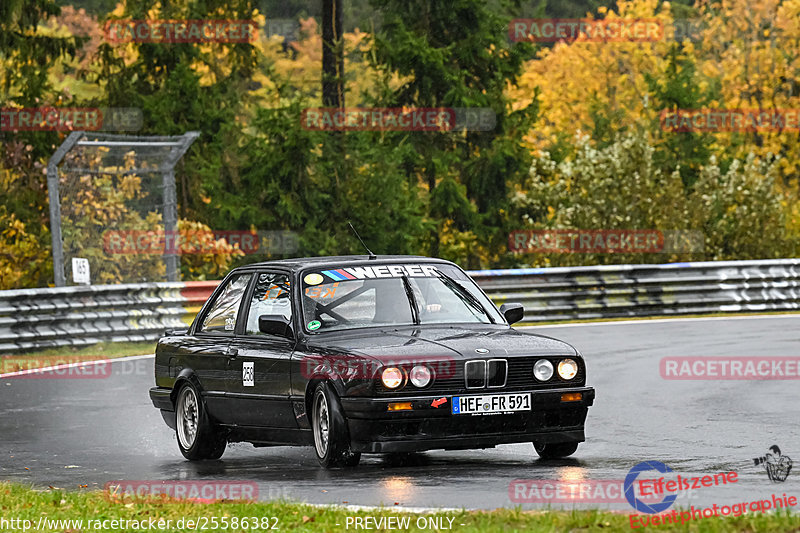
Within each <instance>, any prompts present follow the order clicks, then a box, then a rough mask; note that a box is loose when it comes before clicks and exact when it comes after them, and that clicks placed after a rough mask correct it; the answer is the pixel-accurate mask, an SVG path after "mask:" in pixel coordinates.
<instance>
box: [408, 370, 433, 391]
mask: <svg viewBox="0 0 800 533" xmlns="http://www.w3.org/2000/svg"><path fill="white" fill-rule="evenodd" d="M432 377H433V376H432V374H431V369H430V368H428V367H427V366H425V365H417V366H415V367H414V368H412V369H411V374H410V379H411V384H412V385H414V386H415V387H419V388H420V389H421V388H423V387H427V386H428V385H430V384H431V378H432Z"/></svg>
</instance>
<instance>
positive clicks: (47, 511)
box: [0, 483, 800, 533]
mask: <svg viewBox="0 0 800 533" xmlns="http://www.w3.org/2000/svg"><path fill="white" fill-rule="evenodd" d="M41 516H45V517H47V518H48V519H50V520H83V521H84V527H83V528H77V527H75V525H74V524H73V526H72V527H71V528H70V527H62V528H61V529H58V530H57V531H72V532H73V533H77V532H78V531H82V532H86V531H93V530H95V529H92V528H91V527H87V526H86V525H85V522H86V521H87V520H113V519H119V520H138V521H147V520H149V519H151V518H152V519H154V520H156V521H157V520H159V519H164V520H171V521H172V524H173V526H172V527H171V528H170V529H165V531H189V528H187V527H184V528H182V529H179V528H177V527H176V526H175V525H174V524H176V523H177V521H178V520H180V519H184V520H186V519H193V520H197V519H198V518H199V517H205V518H208V519H209V525H210V524H211V522H210V519H211V518H212V517H216V518H217V519H218V520H221V518H222V517H227V518H228V523H230V519H232V518H233V517H237V518H239V519H241V518H244V517H258V518H263V517H276V518H277V528H278V530H279V531H308V532H320V531H343V532H344V531H423V529H419V528H417V527H416V521H417V519H418V518H419V517H431V518H440V519H444V520H443V523H444V525H445V526H447V525H448V523H449V521H448V520H447V519H448V518H452V519H453V521H452V531H454V532H455V533H473V532H494V531H497V532H501V531H502V532H511V531H520V532H521V531H525V532H530V531H553V532H556V531H558V532H561V531H576V532H578V531H580V532H582V531H628V532H630V531H633V530H632V529H631V528H630V524H629V521H628V517H627V515H625V514H622V513H612V512H605V511H522V510H519V509H498V510H494V511H487V512H483V511H455V512H453V511H448V512H436V513H431V514H414V513H409V512H402V511H397V510H393V509H391V508H386V509H369V510H358V511H355V510H349V509H346V508H344V507H329V506H311V505H305V504H299V503H292V502H286V501H273V502H258V503H249V502H245V503H242V502H239V503H236V502H220V503H208V504H202V503H190V502H181V501H175V500H172V501H170V500H167V499H165V498H159V499H152V498H151V499H130V498H127V497H126V498H123V499H121V500H113V499H110V498H108V497H107V496H106V495H105V494H104V493H103V492H97V491H74V492H71V491H63V490H52V489H51V490H44V491H41V490H34V489H31V488H27V487H23V486H21V485H15V484H8V483H0V519H6V520H9V519H22V520H31V521H32V522H33V525H34V528H35V525H36V523H37V521H38V520H39V518H40V517H41ZM368 516H369V517H373V518H376V519H380V518H381V517H389V516H397V517H409V518H410V525H411V527H409V528H408V529H407V530H406V529H393V530H392V529H389V528H387V527H384V528H373V529H369V530H367V529H355V528H354V526H353V524H352V523H351V524H350V527H349V528H347V527H346V526H347V519H348V517H351V518H353V517H362V518H363V517H368ZM220 523H221V522H220ZM270 523H271V524H274V523H275V521H274V520H273V521H271V522H270ZM109 525H110V524H109ZM798 528H800V520H798V517H797V516H796V515H790V514H787V513H782V514H766V515H765V514H761V513H756V514H752V515H745V516H741V517H736V518H704V519H702V520H698V521H696V522H692V523H689V524H685V525H680V524H679V525H677V526H653V527H650V528H647V529H648V530H649V531H713V532H725V531H775V532H778V531H798ZM19 530H21V529H19ZM33 530H34V529H33V528H31V529H29V531H33ZM128 530H129V531H132V530H133V529H130V528H129V529H128ZM140 530H142V529H140ZM156 530H157V529H156ZM198 530H202V528H199V529H198ZM206 530H207V531H228V532H230V531H248V530H249V531H266V530H267V529H253V528H249V529H248V528H242V527H239V528H237V529H233V528H230V527H229V528H227V529H225V528H222V527H219V528H216V529H213V528H211V529H206ZM445 530H446V529H445V528H442V529H440V530H439V531H445ZM0 531H13V529H10V528H8V527H6V529H2V522H0ZM40 531H41V530H40ZM49 531H56V530H54V529H49ZM105 531H125V529H122V528H117V529H114V528H110V529H105ZM424 531H436V530H435V529H433V530H431V529H425V530H424Z"/></svg>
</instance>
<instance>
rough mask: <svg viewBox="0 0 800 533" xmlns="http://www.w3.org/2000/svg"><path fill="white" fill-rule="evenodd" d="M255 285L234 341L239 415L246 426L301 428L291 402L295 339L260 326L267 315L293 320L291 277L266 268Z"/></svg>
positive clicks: (233, 385)
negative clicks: (290, 364) (264, 329)
mask: <svg viewBox="0 0 800 533" xmlns="http://www.w3.org/2000/svg"><path fill="white" fill-rule="evenodd" d="M253 285H254V286H253V290H252V292H251V293H250V297H249V299H248V301H247V302H246V305H245V308H244V310H243V312H242V316H241V319H240V322H241V324H240V325H238V327H237V332H236V333H237V334H236V335H235V337H234V339H233V341H232V344H231V348H232V349H233V351H235V353H236V355H235V357H233V358H232V359H231V364H232V365H234V367H235V372H234V373H233V374H232V376H233V379H232V381H231V382H230V383H229V384H228V390H229V391H230V392H229V396H230V399H231V405H232V408H233V412H234V418H235V419H236V423H237V424H239V425H242V426H253V427H274V428H296V427H297V422H296V421H295V416H294V411H293V410H292V406H291V403H290V401H289V394H290V392H291V381H290V376H289V363H290V360H291V356H292V352H293V350H294V346H295V341H294V340H293V339H290V338H287V337H285V336H280V335H271V334H265V333H262V332H261V331H260V330H259V326H258V318H259V317H260V316H262V315H281V316H283V317H285V318H286V319H288V320H289V322H290V323H291V319H292V298H291V287H290V276H289V273H287V272H281V271H277V270H263V271H259V272H258V273H257V274H256V279H255V281H254V284H253Z"/></svg>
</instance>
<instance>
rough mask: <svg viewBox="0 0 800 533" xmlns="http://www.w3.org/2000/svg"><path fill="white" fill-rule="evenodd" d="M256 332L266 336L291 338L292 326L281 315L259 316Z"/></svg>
mask: <svg viewBox="0 0 800 533" xmlns="http://www.w3.org/2000/svg"><path fill="white" fill-rule="evenodd" d="M258 330H259V331H260V332H261V333H266V334H267V335H278V336H280V337H288V338H290V339H291V338H292V337H293V335H292V326H291V323H290V322H289V319H288V318H286V317H284V316H283V315H261V316H260V317H258Z"/></svg>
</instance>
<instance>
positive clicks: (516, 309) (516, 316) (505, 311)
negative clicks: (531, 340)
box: [500, 303, 525, 324]
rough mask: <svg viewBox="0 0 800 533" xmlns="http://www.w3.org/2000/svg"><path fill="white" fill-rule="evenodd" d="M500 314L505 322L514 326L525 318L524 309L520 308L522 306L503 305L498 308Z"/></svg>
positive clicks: (513, 304)
mask: <svg viewBox="0 0 800 533" xmlns="http://www.w3.org/2000/svg"><path fill="white" fill-rule="evenodd" d="M500 313H501V314H502V315H503V316H504V317H506V321H507V322H508V323H509V324H515V323H517V322H519V321H520V320H522V317H523V316H525V309H524V308H523V307H522V304H517V303H511V304H503V305H501V306H500Z"/></svg>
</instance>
